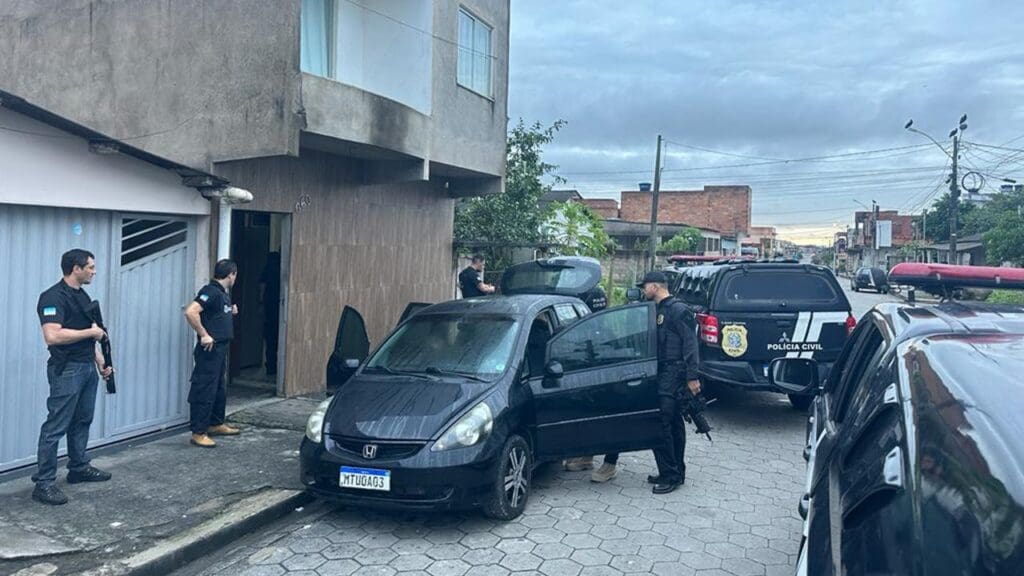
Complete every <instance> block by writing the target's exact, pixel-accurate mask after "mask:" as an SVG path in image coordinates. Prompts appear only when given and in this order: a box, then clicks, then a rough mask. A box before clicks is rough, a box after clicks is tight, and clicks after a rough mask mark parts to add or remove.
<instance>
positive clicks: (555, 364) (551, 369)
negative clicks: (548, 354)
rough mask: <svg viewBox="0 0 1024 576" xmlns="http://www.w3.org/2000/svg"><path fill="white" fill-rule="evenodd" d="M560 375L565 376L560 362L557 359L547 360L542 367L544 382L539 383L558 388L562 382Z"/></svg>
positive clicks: (546, 386)
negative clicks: (545, 364) (546, 363)
mask: <svg viewBox="0 0 1024 576" xmlns="http://www.w3.org/2000/svg"><path fill="white" fill-rule="evenodd" d="M562 376H565V369H564V368H562V363H561V362H559V361H557V360H554V361H552V362H548V365H547V366H545V367H544V382H543V383H542V384H541V385H542V386H544V387H545V388H558V387H559V386H561V384H562Z"/></svg>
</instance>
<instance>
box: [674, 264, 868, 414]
mask: <svg viewBox="0 0 1024 576" xmlns="http://www.w3.org/2000/svg"><path fill="white" fill-rule="evenodd" d="M677 273H678V274H679V277H678V279H677V281H676V284H675V291H674V293H675V296H676V297H677V298H679V299H680V300H682V301H683V302H684V303H685V304H687V305H688V306H690V308H691V310H693V312H694V313H695V314H696V318H697V329H698V340H699V342H700V376H701V381H702V382H703V383H704V384H705V385H706V386H707V387H708V388H710V389H711V390H713V389H714V387H716V386H726V387H729V388H733V389H741V390H752V391H753V390H761V391H774V392H785V391H784V390H783V389H780V388H779V387H777V386H775V385H773V384H772V383H771V382H770V381H769V378H768V367H769V364H770V363H771V361H772V360H774V359H776V358H780V357H788V358H809V359H814V360H816V361H817V365H818V367H819V370H820V371H821V376H822V377H823V378H824V376H825V374H827V372H828V370H829V369H830V368H831V366H832V362H834V361H835V359H836V358H837V357H838V356H839V352H840V350H842V348H843V345H844V344H845V343H846V339H847V338H848V337H849V335H850V333H851V332H852V331H853V329H854V327H855V325H856V323H857V322H856V319H855V318H854V316H853V314H852V313H851V311H850V302H849V301H848V300H847V299H846V295H845V294H844V293H843V290H842V288H841V287H840V286H839V283H838V282H837V281H836V278H835V275H833V274H832V272H831V271H830V270H829V269H828V268H825V267H823V266H814V265H810V264H800V263H797V262H795V261H789V262H743V261H731V262H725V263H721V264H717V265H711V266H692V267H688V268H681V269H677ZM788 395H789V400H790V403H791V404H792V405H793V407H794V408H796V409H798V410H806V409H807V407H808V406H809V405H810V402H811V399H812V397H811V396H808V395H804V394H799V393H791V392H790V393H788Z"/></svg>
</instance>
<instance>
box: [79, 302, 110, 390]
mask: <svg viewBox="0 0 1024 576" xmlns="http://www.w3.org/2000/svg"><path fill="white" fill-rule="evenodd" d="M85 313H86V315H87V316H88V317H89V319H90V320H92V322H93V323H94V324H96V325H97V326H99V327H100V330H103V333H104V335H103V340H100V352H102V353H103V368H104V369H106V368H108V367H110V366H113V365H114V358H113V356H112V355H111V352H110V335H109V334H108V333H107V327H106V326H104V325H103V313H102V312H100V303H99V301H97V300H93V301H92V302H91V303H90V304H89V307H88V308H87V309H86V311H85ZM106 382H107V393H108V394H116V393H117V385H116V384H114V375H113V374H111V375H110V377H109V378H107V379H106Z"/></svg>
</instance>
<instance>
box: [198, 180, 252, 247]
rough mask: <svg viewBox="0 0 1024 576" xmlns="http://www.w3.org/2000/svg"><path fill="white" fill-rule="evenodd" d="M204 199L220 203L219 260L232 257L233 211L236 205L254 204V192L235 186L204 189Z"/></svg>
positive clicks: (218, 219) (218, 227)
mask: <svg viewBox="0 0 1024 576" xmlns="http://www.w3.org/2000/svg"><path fill="white" fill-rule="evenodd" d="M202 194H203V198H206V199H207V200H209V201H211V202H213V201H217V203H218V218H217V259H218V260H223V259H225V258H230V257H231V210H232V207H233V206H234V205H235V204H245V203H247V202H252V192H249V191H248V190H243V189H242V188H236V187H234V186H221V187H217V188H204V189H203V190H202Z"/></svg>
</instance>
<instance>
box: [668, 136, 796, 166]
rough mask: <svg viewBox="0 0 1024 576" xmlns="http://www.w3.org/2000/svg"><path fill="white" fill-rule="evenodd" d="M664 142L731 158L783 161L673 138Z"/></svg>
mask: <svg viewBox="0 0 1024 576" xmlns="http://www.w3.org/2000/svg"><path fill="white" fill-rule="evenodd" d="M665 142H667V143H672V144H675V145H676V146H682V147H683V148H689V149H691V150H699V151H701V152H708V153H710V154H718V155H720V156H732V157H733V158H746V159H748V160H768V161H772V162H785V160H783V159H781V158H765V157H764V156H747V155H746V154H733V153H732V152H722V151H721V150H712V149H711V148H701V147H700V146H691V145H690V144H683V143H682V142H676V141H675V140H666V141H665Z"/></svg>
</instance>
